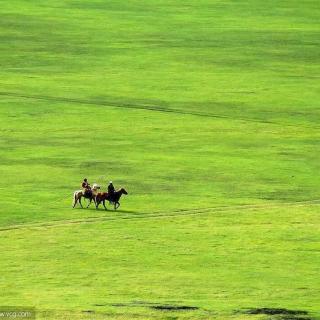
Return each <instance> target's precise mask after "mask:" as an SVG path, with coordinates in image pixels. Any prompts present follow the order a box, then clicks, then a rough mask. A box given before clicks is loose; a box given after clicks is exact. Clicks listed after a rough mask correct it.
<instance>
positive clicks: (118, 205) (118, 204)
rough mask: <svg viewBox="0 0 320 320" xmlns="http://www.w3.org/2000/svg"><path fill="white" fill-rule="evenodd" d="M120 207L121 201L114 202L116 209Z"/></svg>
mask: <svg viewBox="0 0 320 320" xmlns="http://www.w3.org/2000/svg"><path fill="white" fill-rule="evenodd" d="M119 207H120V203H119V202H115V203H114V210H117V209H118V208H119Z"/></svg>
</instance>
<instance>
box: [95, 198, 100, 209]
mask: <svg viewBox="0 0 320 320" xmlns="http://www.w3.org/2000/svg"><path fill="white" fill-rule="evenodd" d="M99 204H100V201H99V200H97V201H96V202H95V205H96V209H98V207H99Z"/></svg>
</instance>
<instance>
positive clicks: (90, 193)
mask: <svg viewBox="0 0 320 320" xmlns="http://www.w3.org/2000/svg"><path fill="white" fill-rule="evenodd" d="M99 189H100V186H99V185H97V184H96V183H95V184H93V188H92V189H90V190H86V191H83V190H78V191H75V192H74V193H73V204H72V208H74V207H75V206H76V204H77V203H78V202H79V203H80V206H81V208H83V206H82V203H81V198H82V197H83V198H86V199H89V200H90V202H89V203H88V205H87V208H89V206H90V205H91V202H92V200H93V202H94V204H95V205H96V199H95V198H96V195H97V191H98V190H99Z"/></svg>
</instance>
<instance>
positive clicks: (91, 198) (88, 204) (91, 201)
mask: <svg viewBox="0 0 320 320" xmlns="http://www.w3.org/2000/svg"><path fill="white" fill-rule="evenodd" d="M91 202H92V198H90V202H89V203H88V205H87V208H89V206H90V204H91Z"/></svg>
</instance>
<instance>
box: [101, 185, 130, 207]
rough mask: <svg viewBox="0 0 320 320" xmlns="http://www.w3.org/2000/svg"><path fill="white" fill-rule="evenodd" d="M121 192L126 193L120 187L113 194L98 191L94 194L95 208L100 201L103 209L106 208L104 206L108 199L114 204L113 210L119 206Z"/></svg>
mask: <svg viewBox="0 0 320 320" xmlns="http://www.w3.org/2000/svg"><path fill="white" fill-rule="evenodd" d="M123 194H128V192H127V191H126V190H125V189H124V188H121V189H120V190H118V191H116V192H115V193H113V194H110V195H109V194H108V193H107V192H100V193H98V194H97V195H96V198H95V200H96V208H97V209H98V206H99V204H100V203H101V202H102V204H103V206H104V208H105V210H108V209H107V207H106V200H107V201H109V202H110V203H113V205H114V210H117V209H118V208H119V207H120V202H119V200H120V198H121V196H122V195H123Z"/></svg>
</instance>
